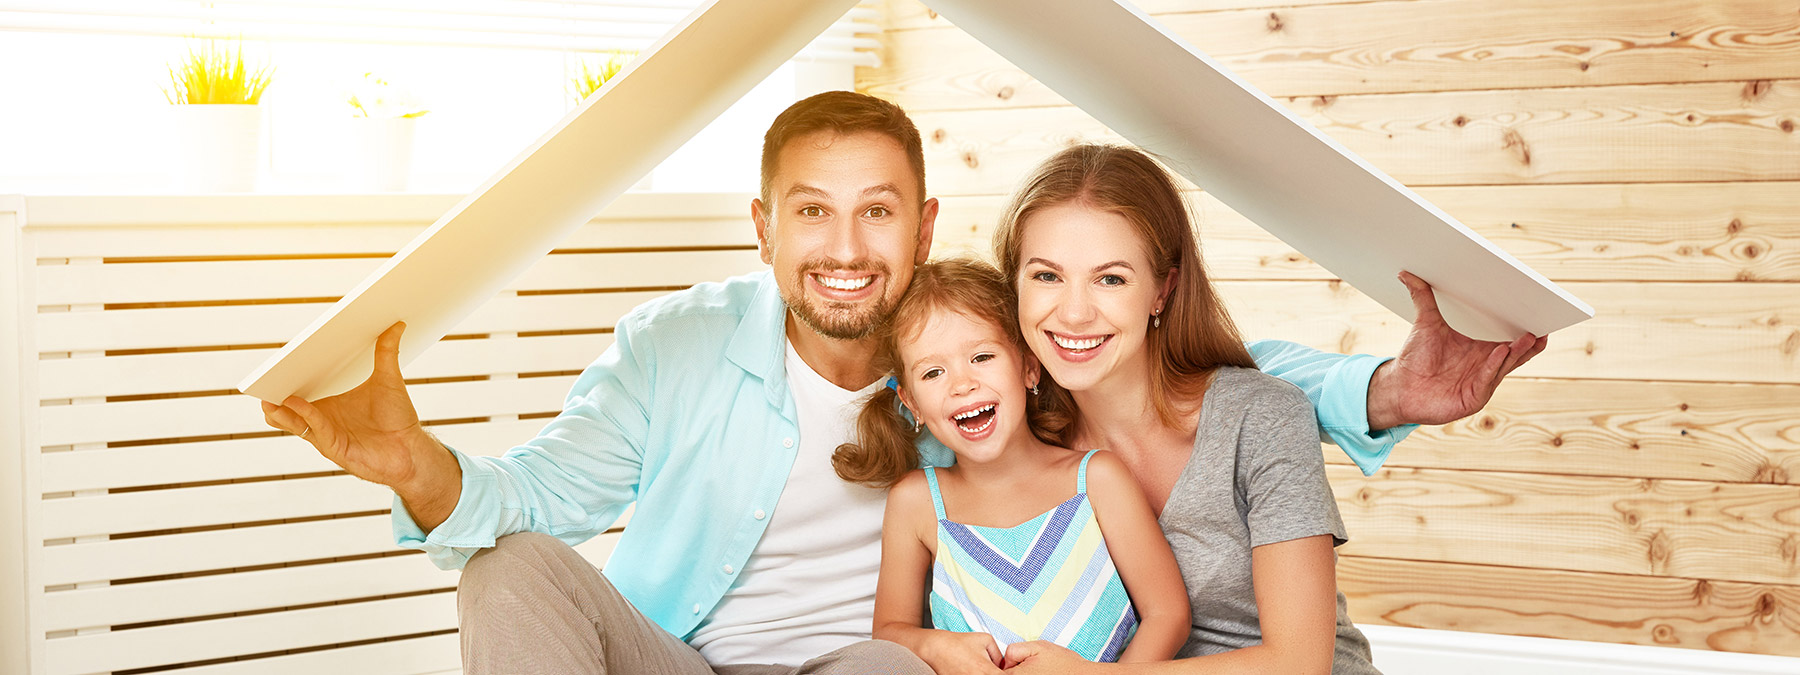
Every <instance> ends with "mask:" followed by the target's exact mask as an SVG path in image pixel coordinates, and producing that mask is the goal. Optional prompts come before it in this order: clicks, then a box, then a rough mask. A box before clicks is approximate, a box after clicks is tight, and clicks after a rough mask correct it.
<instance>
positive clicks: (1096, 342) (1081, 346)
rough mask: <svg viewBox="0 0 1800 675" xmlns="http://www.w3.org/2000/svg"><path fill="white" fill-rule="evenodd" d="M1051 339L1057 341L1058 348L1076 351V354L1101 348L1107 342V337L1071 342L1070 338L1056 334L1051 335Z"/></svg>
mask: <svg viewBox="0 0 1800 675" xmlns="http://www.w3.org/2000/svg"><path fill="white" fill-rule="evenodd" d="M1050 339H1051V340H1054V341H1056V345H1057V346H1058V347H1062V348H1063V349H1067V350H1069V351H1074V352H1078V351H1082V350H1087V349H1093V348H1095V347H1098V346H1100V343H1102V342H1105V341H1106V337H1105V336H1101V337H1096V338H1088V339H1086V340H1071V339H1069V338H1066V337H1063V336H1061V335H1057V334H1055V333H1051V334H1050Z"/></svg>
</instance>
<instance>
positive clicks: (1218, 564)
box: [1159, 367, 1380, 675]
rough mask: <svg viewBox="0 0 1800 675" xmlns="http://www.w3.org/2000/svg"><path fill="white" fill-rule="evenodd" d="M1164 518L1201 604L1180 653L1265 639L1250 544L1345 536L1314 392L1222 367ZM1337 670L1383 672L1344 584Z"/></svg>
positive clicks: (1195, 601) (1191, 597) (1337, 540)
mask: <svg viewBox="0 0 1800 675" xmlns="http://www.w3.org/2000/svg"><path fill="white" fill-rule="evenodd" d="M1159 524H1161V525H1162V529H1163V535H1164V536H1166V537H1168V539H1169V546H1170V547H1171V548H1173V549H1174V550H1175V560H1176V563H1177V564H1178V565H1179V566H1180V567H1181V577H1182V580H1183V581H1185V582H1186V583H1187V589H1188V602H1189V604H1190V605H1191V607H1192V609H1193V626H1192V630H1191V631H1190V632H1189V634H1188V641H1187V644H1186V645H1184V646H1182V648H1181V651H1180V652H1178V653H1177V654H1176V658H1185V657H1189V656H1200V655H1203V654H1217V653H1220V652H1228V651H1231V650H1234V649H1239V648H1243V647H1249V646H1251V645H1256V644H1260V643H1261V642H1262V630H1261V628H1260V625H1259V623H1258V620H1257V613H1256V594H1255V589H1254V587H1253V586H1252V585H1251V580H1250V549H1251V548H1252V547H1255V546H1261V545H1263V544H1272V543H1276V542H1282V541H1289V540H1293V539H1299V538H1302V537H1311V536H1315V535H1321V534H1329V535H1331V536H1332V539H1333V543H1334V544H1343V543H1344V541H1345V540H1346V535H1345V533H1344V521H1343V519H1342V518H1340V517H1339V516H1338V510H1337V501H1336V500H1335V499H1334V498H1333V497H1332V494H1331V485H1330V484H1329V483H1327V482H1326V480H1325V460H1324V457H1323V456H1322V455H1321V453H1320V452H1319V431H1318V423H1317V422H1316V421H1314V417H1313V409H1312V403H1311V402H1309V401H1307V399H1306V394H1304V393H1301V391H1300V389H1299V388H1297V387H1295V386H1294V385H1292V384H1288V383H1287V382H1285V381H1282V380H1280V379H1277V378H1275V377H1272V376H1269V375H1265V374H1263V373H1262V372H1260V371H1257V370H1251V369H1247V368H1234V367H1221V368H1219V371H1218V373H1217V374H1216V375H1215V376H1214V378H1213V382H1212V386H1211V388H1209V389H1208V390H1207V392H1206V400H1205V402H1204V403H1203V404H1202V405H1201V406H1200V424H1199V428H1198V432H1197V433H1196V434H1195V439H1194V454H1193V455H1192V456H1191V457H1189V458H1188V463H1187V467H1186V468H1184V469H1182V472H1181V477H1180V478H1179V479H1177V481H1176V483H1175V490H1174V491H1173V492H1172V493H1170V495H1169V501H1168V503H1167V504H1166V505H1164V506H1163V512H1162V518H1161V519H1160V521H1159ZM1331 670H1332V672H1333V673H1336V674H1338V675H1344V674H1350V675H1366V674H1370V673H1374V674H1376V675H1379V673H1380V671H1378V670H1376V669H1375V666H1374V665H1373V664H1372V663H1371V661H1370V657H1369V641H1368V639H1367V638H1365V637H1363V634H1362V632H1361V631H1359V630H1357V629H1356V626H1354V625H1351V623H1350V617H1349V616H1348V615H1347V614H1346V613H1345V609H1344V594H1343V593H1342V592H1340V593H1338V596H1337V647H1336V650H1335V653H1334V654H1333V659H1332V669H1331Z"/></svg>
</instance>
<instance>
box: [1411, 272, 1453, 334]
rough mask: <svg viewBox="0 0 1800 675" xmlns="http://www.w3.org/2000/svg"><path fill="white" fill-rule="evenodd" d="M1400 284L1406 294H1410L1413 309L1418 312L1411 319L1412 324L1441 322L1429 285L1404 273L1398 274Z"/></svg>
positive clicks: (1434, 296)
mask: <svg viewBox="0 0 1800 675" xmlns="http://www.w3.org/2000/svg"><path fill="white" fill-rule="evenodd" d="M1400 283H1402V284H1405V285H1406V292H1407V293H1410V294H1412V303H1413V309H1414V310H1415V311H1417V312H1418V316H1415V317H1413V323H1419V322H1421V321H1427V320H1438V321H1442V320H1443V318H1442V317H1441V316H1440V315H1439V314H1438V306H1437V296H1436V295H1434V294H1432V292H1431V284H1428V283H1425V280H1424V279H1420V278H1419V277H1417V276H1415V275H1414V274H1413V273H1412V272H1406V271H1402V272H1400Z"/></svg>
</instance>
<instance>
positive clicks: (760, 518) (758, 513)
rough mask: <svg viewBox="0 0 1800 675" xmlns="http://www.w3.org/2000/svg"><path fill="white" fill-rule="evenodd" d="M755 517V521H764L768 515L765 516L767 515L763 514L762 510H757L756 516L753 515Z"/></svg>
mask: <svg viewBox="0 0 1800 675" xmlns="http://www.w3.org/2000/svg"><path fill="white" fill-rule="evenodd" d="M755 515H756V519H757V520H762V519H764V518H767V517H769V514H767V513H763V510H762V509H757V510H756V514H755Z"/></svg>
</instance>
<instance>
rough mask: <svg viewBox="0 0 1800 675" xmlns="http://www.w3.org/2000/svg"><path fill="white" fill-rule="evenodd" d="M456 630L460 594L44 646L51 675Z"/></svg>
mask: <svg viewBox="0 0 1800 675" xmlns="http://www.w3.org/2000/svg"><path fill="white" fill-rule="evenodd" d="M451 628H456V594H455V593H432V594H429V595H420V596H414V597H409V598H396V599H392V600H376V601H372V602H358V603H351V604H345V605H333V606H329V607H317V608H313V609H302V610H295V611H290V612H274V613H269V614H254V615H250V616H242V617H232V618H227V619H216V620H212V621H195V622H191V623H179V624H171V625H166V626H155V627H151V628H135V629H131V630H122V631H112V632H109V633H95V634H90V635H75V636H70V637H62V638H56V639H51V640H46V641H45V643H44V666H45V670H46V671H47V672H49V673H50V674H51V675H79V674H82V673H92V672H97V671H110V670H125V669H129V668H144V667H150V666H160V665H167V664H173V663H186V662H191V661H202V660H207V659H216V658H223V657H229V656H238V655H244V654H260V653H266V652H273V651H280V650H283V649H295V648H300V647H311V646H315V645H326V644H333V643H338V642H352V641H357V640H367V639H371V638H378V637H384V636H390V635H411V634H416V633H426V632H431V631H437V630H445V629H451Z"/></svg>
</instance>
